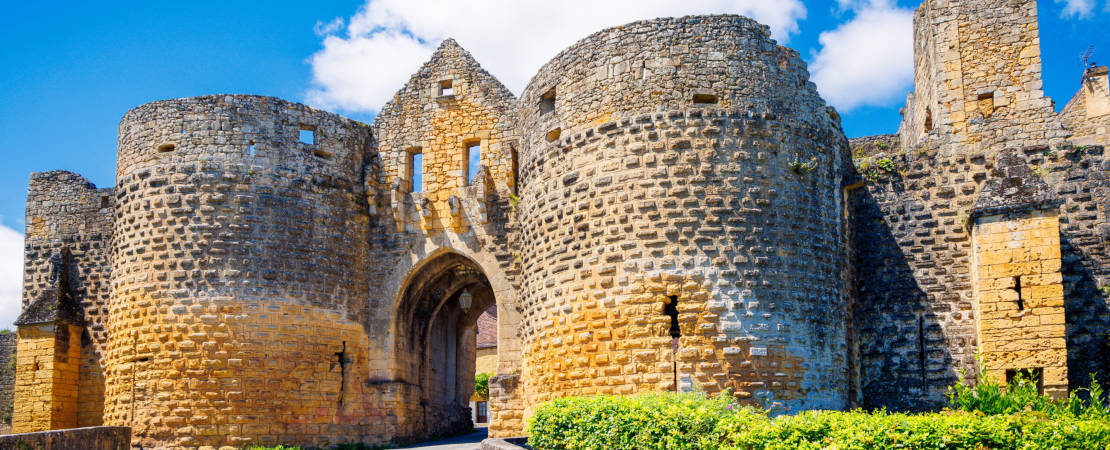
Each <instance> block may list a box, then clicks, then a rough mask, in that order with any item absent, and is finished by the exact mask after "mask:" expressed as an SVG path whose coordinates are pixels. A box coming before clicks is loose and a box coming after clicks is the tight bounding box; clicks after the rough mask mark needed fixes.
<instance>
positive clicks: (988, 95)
mask: <svg viewBox="0 0 1110 450" xmlns="http://www.w3.org/2000/svg"><path fill="white" fill-rule="evenodd" d="M976 100H977V101H978V103H979V112H981V113H983V116H984V117H986V116H990V115H991V113H993V112H994V91H991V92H984V93H982V94H979V96H978V97H976Z"/></svg>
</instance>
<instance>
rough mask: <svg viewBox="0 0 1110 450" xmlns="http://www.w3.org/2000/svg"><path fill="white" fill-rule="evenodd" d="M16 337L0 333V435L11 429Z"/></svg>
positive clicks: (10, 333)
mask: <svg viewBox="0 0 1110 450" xmlns="http://www.w3.org/2000/svg"><path fill="white" fill-rule="evenodd" d="M15 346H16V335H15V333H13V332H7V333H0V434H4V433H6V432H7V431H8V430H10V429H11V424H12V394H13V392H12V390H13V388H14V387H15V361H16V353H15Z"/></svg>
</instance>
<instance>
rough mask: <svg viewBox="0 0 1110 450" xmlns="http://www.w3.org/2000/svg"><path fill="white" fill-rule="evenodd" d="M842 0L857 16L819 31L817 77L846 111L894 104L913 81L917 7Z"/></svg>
mask: <svg viewBox="0 0 1110 450" xmlns="http://www.w3.org/2000/svg"><path fill="white" fill-rule="evenodd" d="M840 3H841V4H842V5H843V6H846V7H849V8H851V9H853V10H854V11H855V16H854V17H853V18H852V19H851V20H849V21H848V22H845V23H843V24H841V25H840V26H838V27H837V28H835V29H833V30H830V31H826V32H824V33H821V36H820V37H819V38H818V41H819V42H820V44H821V49H820V50H819V51H818V52H817V53H816V55H815V56H814V58H813V61H812V64H811V65H810V70H811V72H812V73H813V82H814V83H816V84H817V89H818V90H819V91H820V92H821V96H822V97H824V98H825V100H827V101H828V102H829V103H830V104H832V105H833V106H836V107H837V109H840V110H842V111H849V110H852V109H854V108H856V107H859V106H864V105H872V106H890V105H894V104H896V103H897V102H899V101H901V100H902V99H903V98H905V95H906V92H908V91H909V89H910V86H911V84H912V83H913V11H912V10H910V9H905V8H898V7H896V6H894V5H893V4H892V3H891V2H890V1H888V0H872V1H868V2H861V1H852V0H844V1H842V2H840Z"/></svg>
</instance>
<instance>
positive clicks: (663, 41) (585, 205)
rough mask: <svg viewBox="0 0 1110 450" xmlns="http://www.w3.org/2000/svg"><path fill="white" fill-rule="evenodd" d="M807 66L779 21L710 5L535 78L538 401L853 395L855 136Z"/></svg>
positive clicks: (526, 127)
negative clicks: (847, 201)
mask: <svg viewBox="0 0 1110 450" xmlns="http://www.w3.org/2000/svg"><path fill="white" fill-rule="evenodd" d="M806 74H807V72H806V70H805V66H804V64H803V63H802V61H801V59H800V58H798V55H797V53H796V52H794V51H792V50H789V49H786V48H784V47H780V46H778V45H777V44H775V42H774V41H772V40H771V39H770V38H769V33H768V30H767V28H766V27H765V26H762V25H759V24H757V23H755V22H753V21H751V20H749V19H745V18H742V17H738V16H712V17H700V16H698V17H685V18H679V19H658V20H652V21H645V22H635V23H632V24H628V25H625V26H621V27H617V28H612V29H608V30H603V31H601V32H598V33H595V34H594V35H591V36H590V37H587V38H586V39H584V40H582V41H580V42H579V43H577V44H575V45H573V46H571V47H570V48H568V49H566V50H564V51H563V52H562V53H560V54H559V55H558V56H556V57H555V58H554V59H553V60H552V61H551V62H549V63H547V64H546V65H545V66H544V67H543V68H542V69H541V70H540V72H539V74H538V75H536V77H535V78H533V80H532V81H531V83H530V84H529V85H528V87H527V88H526V89H525V91H524V93H523V94H522V96H521V101H520V109H519V111H520V112H519V113H518V118H519V119H520V121H521V122H520V123H521V129H522V132H521V134H522V136H523V140H524V142H525V146H524V149H525V151H524V153H523V155H522V159H521V160H522V164H521V166H520V175H521V189H522V190H521V205H522V209H521V215H520V217H521V222H522V227H521V229H522V233H523V239H522V241H523V245H524V248H523V252H522V253H523V258H522V266H521V267H522V271H521V273H522V276H523V288H522V306H523V309H524V316H523V328H524V336H523V337H524V354H523V358H524V366H523V367H524V371H523V373H522V376H521V379H520V383H521V386H522V387H523V390H524V392H525V399H524V400H525V401H524V404H523V406H524V407H525V408H526V409H527V408H531V407H532V406H534V405H536V404H538V403H540V402H543V401H546V400H550V399H553V398H558V397H562V396H569V395H591V394H603V393H608V394H632V393H636V392H643V391H660V390H675V389H680V390H692V389H705V390H706V391H707V392H711V393H715V392H720V391H722V390H724V389H731V390H732V391H733V393H734V395H736V396H737V397H738V398H741V399H744V400H746V401H748V402H750V403H756V404H761V405H767V406H773V407H780V408H787V409H792V410H796V409H804V408H840V407H843V406H845V405H846V404H847V396H846V386H847V350H846V341H845V338H846V333H845V326H844V323H845V320H846V316H845V311H844V308H845V305H846V297H847V285H846V282H845V279H844V278H843V277H844V276H845V273H844V272H843V271H844V270H845V268H846V266H845V263H846V253H845V252H846V247H845V246H846V241H845V236H844V232H843V228H842V226H841V223H842V220H843V215H842V214H843V204H842V201H843V198H842V197H841V178H842V176H841V168H842V167H843V164H845V163H846V161H847V146H846V141H845V140H844V139H843V135H842V132H841V131H840V128H839V124H838V123H837V121H836V119H835V118H834V117H835V115H834V114H832V112H831V110H830V109H828V108H826V107H825V105H824V103H823V102H822V101H821V99H820V98H819V97H818V95H817V93H816V91H815V89H814V87H813V84H812V83H810V82H809V81H808V80H807V75H806ZM552 94H553V95H552ZM552 96H553V102H552V101H551V100H552ZM794 161H797V162H798V163H799V164H800V165H796V166H792V165H791V163H792V162H794ZM803 164H810V165H808V166H805V167H802V165H803ZM792 167H795V168H796V169H797V170H795V169H792ZM672 330H674V333H675V334H680V337H678V338H677V344H676V343H675V342H674V341H673V339H672V336H674V335H675V334H672ZM507 381H512V380H507ZM507 384H510V385H511V384H512V383H507ZM498 394H499V392H498V391H497V390H495V391H494V393H493V394H491V395H492V396H493V397H494V398H496V397H497V396H498Z"/></svg>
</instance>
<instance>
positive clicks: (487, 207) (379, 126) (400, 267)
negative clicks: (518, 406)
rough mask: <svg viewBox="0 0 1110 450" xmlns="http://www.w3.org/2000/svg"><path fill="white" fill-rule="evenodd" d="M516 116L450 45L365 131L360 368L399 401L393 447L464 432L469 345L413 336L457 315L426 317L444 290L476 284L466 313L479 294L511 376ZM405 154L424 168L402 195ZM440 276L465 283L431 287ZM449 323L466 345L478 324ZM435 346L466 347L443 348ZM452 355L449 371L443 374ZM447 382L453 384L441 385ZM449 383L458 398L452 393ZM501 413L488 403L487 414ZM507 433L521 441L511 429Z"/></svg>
mask: <svg viewBox="0 0 1110 450" xmlns="http://www.w3.org/2000/svg"><path fill="white" fill-rule="evenodd" d="M515 104H516V99H515V97H514V96H513V95H512V93H510V92H509V91H508V89H506V88H505V87H504V86H503V85H502V84H501V83H500V82H499V81H497V80H496V79H494V78H493V77H492V76H491V75H490V74H489V73H487V72H486V71H485V70H484V69H482V67H481V66H480V65H479V64H478V63H477V62H476V61H475V60H474V59H473V58H472V57H471V55H470V54H469V53H468V52H467V51H466V50H464V49H462V48H461V47H460V46H459V45H458V44H457V43H456V42H455V41H453V40H450V39H448V40H446V41H444V42H443V43H442V44H441V45H440V47H439V49H437V50H436V51H435V52H434V53H433V55H432V57H431V59H430V60H429V61H428V62H427V63H425V64H424V65H423V66H422V67H421V68H420V70H419V71H417V72H416V73H415V74H414V75H413V76H412V77H411V79H410V80H409V82H408V84H406V85H405V87H403V88H402V89H401V90H400V91H398V92H397V94H396V95H395V96H394V98H393V99H392V100H391V101H390V102H388V103H387V104H386V105H385V106H384V107H383V108H382V110H381V111H380V112H379V114H378V115H377V116H376V117H375V119H374V123H373V126H372V127H373V130H374V145H375V148H376V150H377V153H378V154H379V155H380V160H378V161H371V162H370V164H369V166H368V167H367V169H366V173H367V175H366V183H367V193H368V203H369V204H370V209H371V219H372V220H371V226H372V231H371V240H370V245H371V252H372V254H373V255H374V259H375V261H377V262H378V264H374V265H373V266H372V267H371V269H370V270H371V277H370V279H371V288H370V292H371V293H372V296H371V297H370V301H369V304H370V311H371V312H372V313H371V317H370V323H371V326H370V328H371V332H372V336H371V342H372V345H373V346H374V347H373V350H372V352H371V360H370V367H371V374H372V375H371V376H372V378H374V379H375V380H376V383H378V386H381V387H382V389H389V390H396V391H397V392H398V396H397V398H398V403H397V405H398V406H397V410H396V414H397V415H398V428H397V435H398V436H399V437H401V438H402V439H417V438H425V437H428V436H430V435H431V434H434V433H437V432H443V431H450V430H451V429H452V427H454V426H456V425H458V426H466V427H469V426H470V422H469V420H470V419H469V417H470V415H469V413H466V412H465V411H461V410H460V411H461V412H462V414H456V412H457V410H458V408H465V407H466V406H467V403H466V400H468V398H469V394H467V396H465V397H460V398H458V399H459V400H461V401H462V403H459V402H456V401H454V400H453V397H457V396H456V395H453V394H459V393H460V392H461V390H460V389H473V370H474V369H475V367H474V362H475V361H474V353H475V352H476V351H477V349H476V347H475V345H474V342H473V334H461V335H458V336H457V338H456V337H455V334H453V333H447V335H446V336H444V335H438V334H437V335H432V334H424V333H422V332H421V330H427V329H435V330H437V333H439V332H441V331H442V330H440V328H442V326H443V325H442V321H443V320H446V319H445V317H447V316H448V315H450V314H456V313H458V312H457V311H453V310H452V308H451V305H449V304H444V307H442V308H439V309H437V308H436V305H437V304H438V303H439V302H440V301H441V300H442V297H444V296H449V297H450V296H454V295H457V294H458V291H457V289H460V287H461V285H454V284H452V283H464V284H465V283H469V282H470V281H474V283H475V284H474V285H472V286H470V292H471V293H472V294H474V295H475V302H476V303H477V298H478V297H477V296H478V293H479V292H478V291H481V292H483V293H484V292H486V291H485V289H487V288H488V289H489V293H490V294H492V298H493V299H495V301H496V311H497V312H498V314H497V317H498V319H496V328H497V333H496V336H498V337H497V347H496V350H494V351H495V352H496V357H495V358H494V360H495V361H496V363H495V364H496V367H495V369H496V370H495V371H496V372H497V373H506V374H507V373H518V372H519V371H520V356H519V355H520V340H519V333H520V330H519V327H518V324H519V319H518V318H519V306H518V302H517V301H516V294H517V292H518V285H517V280H516V277H517V274H518V270H519V268H518V261H519V250H518V249H517V247H518V238H517V237H516V233H517V219H516V204H517V202H516V200H514V195H515V193H516V188H517V179H516V170H515V168H516V155H517V153H518V151H517V148H518V146H519V139H518V137H517V136H518V131H517V128H516V122H515V117H514V114H515V111H514V107H515ZM475 144H476V145H478V147H479V151H480V167H479V168H478V169H477V173H475V175H476V177H475V179H474V181H473V182H472V183H469V184H468V183H467V181H468V175H470V174H468V173H467V172H466V169H467V160H466V156H467V147H469V146H471V145H475ZM415 152H419V153H420V154H421V155H422V156H423V167H422V173H423V189H422V191H421V192H411V189H410V187H411V180H412V176H413V175H414V172H415V168H414V167H412V166H410V164H411V163H412V160H413V158H412V155H413V154H414V153H415ZM445 268H446V269H445ZM443 270H447V272H448V273H449V272H452V271H454V272H457V273H459V274H463V273H470V275H466V276H463V275H460V276H458V277H439V278H437V276H436V272H437V271H443ZM468 280H469V281H468ZM451 299H452V300H448V301H449V302H451V301H453V299H454V297H451ZM491 300H492V299H491ZM458 317H459V318H460V320H461V321H459V322H450V323H448V325H449V326H448V328H451V327H454V328H451V329H452V330H455V331H459V332H461V333H473V332H474V331H473V329H474V328H473V327H474V326H475V323H474V322H475V321H476V320H477V316H474V317H470V315H469V314H461V315H459V316H458ZM469 319H474V320H472V321H470V322H469V323H463V322H466V321H467V320H469ZM429 327H431V328H429ZM445 337H447V338H451V339H454V340H453V341H451V342H454V343H455V344H465V345H446V344H445V343H444V341H443V339H441V338H445ZM451 352H455V354H456V355H457V356H458V358H456V360H457V361H459V363H458V364H447V363H442V361H446V360H447V359H449V358H448V356H449V355H450V354H451ZM464 356H465V357H464ZM466 357H468V358H469V359H467V358H466ZM429 359H430V360H431V361H433V362H429ZM434 361H441V363H438V364H437V363H434ZM452 370H453V371H454V372H451V373H453V374H454V376H455V377H456V378H458V380H447V379H445V378H444V374H445V373H447V372H449V371H452ZM445 371H446V372H445ZM468 378H469V379H468ZM456 381H457V382H458V383H463V384H465V386H463V385H460V387H459V389H455V390H452V386H456ZM504 403H505V402H504V401H502V402H499V401H491V404H490V409H491V412H492V413H493V414H498V411H500V410H502V404H504ZM460 420H461V421H460ZM500 424H509V422H507V421H506V422H501V423H500ZM509 425H510V426H511V424H509ZM495 428H496V427H495ZM510 429H511V430H514V431H511V433H514V434H519V433H520V430H522V429H523V425H522V424H521V423H519V418H518V420H517V421H516V425H515V426H511V428H510ZM498 432H499V431H498V430H497V429H493V430H491V434H494V435H496V434H497V433H498Z"/></svg>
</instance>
